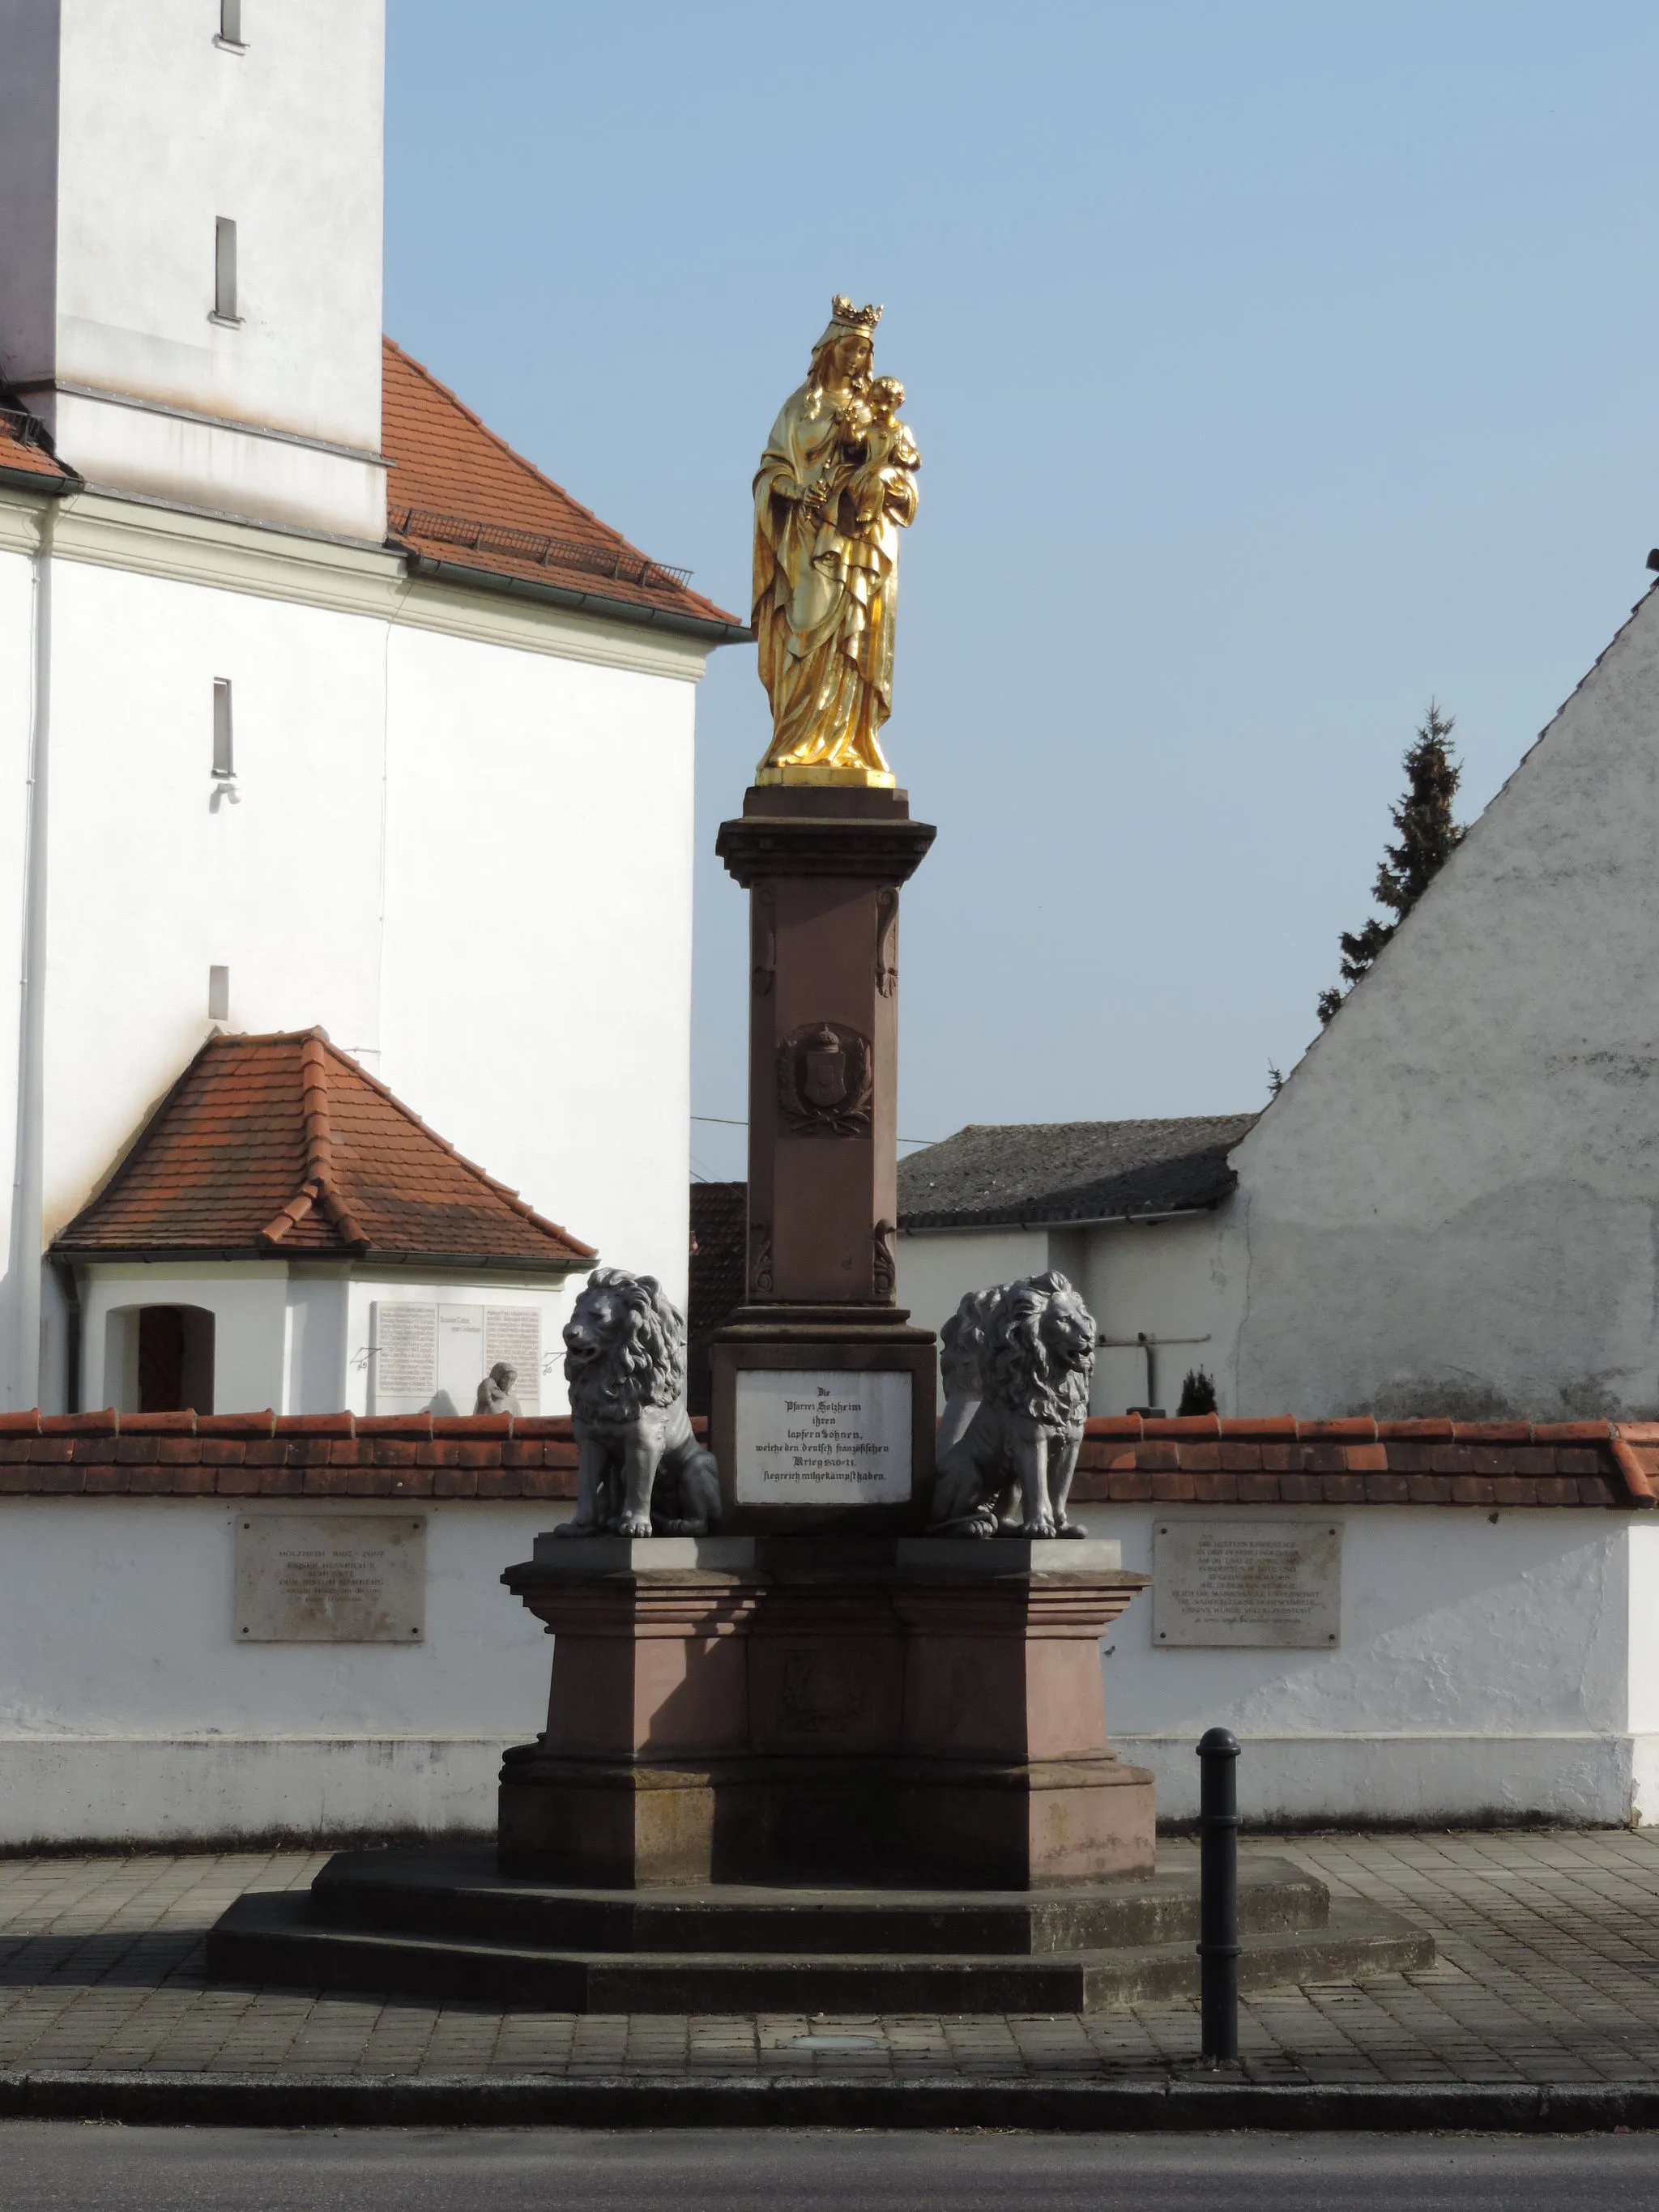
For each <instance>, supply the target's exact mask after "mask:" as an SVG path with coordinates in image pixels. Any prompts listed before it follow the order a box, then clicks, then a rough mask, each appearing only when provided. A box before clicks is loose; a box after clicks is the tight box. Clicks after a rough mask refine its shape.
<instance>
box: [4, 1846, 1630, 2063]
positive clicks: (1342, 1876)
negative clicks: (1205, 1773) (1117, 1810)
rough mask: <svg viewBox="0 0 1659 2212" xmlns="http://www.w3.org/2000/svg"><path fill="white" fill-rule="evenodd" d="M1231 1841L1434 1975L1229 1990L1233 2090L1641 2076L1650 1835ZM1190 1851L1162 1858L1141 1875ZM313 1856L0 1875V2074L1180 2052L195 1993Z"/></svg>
mask: <svg viewBox="0 0 1659 2212" xmlns="http://www.w3.org/2000/svg"><path fill="white" fill-rule="evenodd" d="M1253 1844H1254V1847H1255V1848H1256V1849H1259V1850H1272V1851H1273V1852H1275V1853H1280V1854H1283V1855H1285V1856H1287V1857H1291V1858H1295V1859H1298V1860H1300V1861H1302V1862H1303V1863H1304V1864H1305V1865H1307V1866H1309V1867H1310V1868H1312V1869H1314V1870H1315V1871H1316V1872H1317V1873H1318V1874H1319V1875H1322V1877H1323V1878H1324V1879H1325V1881H1328V1883H1329V1884H1330V1887H1331V1888H1332V1890H1333V1892H1334V1893H1338V1894H1347V1895H1351V1896H1359V1897H1365V1898H1369V1899H1372V1900H1374V1901H1375V1902H1376V1903H1378V1904H1382V1905H1392V1906H1394V1907H1395V1909H1396V1910H1397V1911H1401V1912H1403V1913H1405V1914H1406V1915H1407V1917H1410V1918H1411V1919H1413V1921H1415V1922H1416V1923H1418V1924H1419V1926H1422V1927H1425V1928H1427V1929H1430V1930H1431V1932H1432V1933H1433V1935H1434V1936H1435V1938H1436V1941H1437V1943H1438V1945H1439V1947H1440V1959H1439V1962H1438V1963H1437V1965H1436V1966H1434V1967H1433V1968H1432V1969H1431V1970H1430V1971H1428V1972H1423V1973H1417V1974H1405V1975H1389V1976H1387V1977H1384V1978H1380V1979H1377V1980H1375V1981H1370V1982H1367V1983H1365V1984H1364V1985H1362V1986H1359V1987H1355V1986H1352V1985H1350V1984H1308V1985H1307V1986H1305V1987H1304V1988H1300V1989H1287V1990H1271V1991H1267V1992H1266V1993H1264V1994H1263V1995H1261V1996H1255V1997H1252V1998H1249V1999H1248V2000H1247V2001H1246V2003H1245V2007H1244V2020H1243V2037H1242V2040H1243V2073H1244V2074H1245V2075H1246V2076H1247V2077H1248V2078H1249V2079H1251V2080H1254V2081H1261V2082H1277V2083H1316V2084H1344V2083H1354V2084H1384V2083H1425V2084H1432V2083H1466V2082H1477V2083H1540V2084H1542V2083H1550V2084H1553V2083H1566V2084H1571V2083H1597V2082H1627V2081H1655V2080H1656V2079H1659V1840H1652V1839H1650V1838H1647V1837H1645V1836H1643V1835H1639V1834H1632V1833H1630V1832H1626V1831H1624V1830H1616V1829H1600V1830H1594V1831H1581V1830H1575V1831H1554V1832H1529V1833H1514V1832H1505V1833H1492V1834H1471V1833H1468V1832H1462V1833H1452V1834H1442V1833H1431V1834H1416V1835H1407V1836H1316V1837H1302V1836H1297V1837H1292V1838H1285V1839H1275V1838H1266V1837H1258V1838H1253ZM1193 1848H1194V1847H1193V1846H1192V1845H1191V1844H1188V1843H1183V1842H1176V1843H1170V1844H1165V1845H1164V1847H1163V1850H1162V1858H1163V1863H1164V1865H1166V1866H1170V1865H1174V1864H1176V1863H1179V1862H1181V1861H1182V1860H1183V1859H1188V1858H1190V1857H1191V1856H1192V1853H1193ZM324 1856H325V1855H322V1854H318V1855H313V1856H303V1855H300V1854H284V1855H282V1856H271V1855H269V1854H247V1855H237V1856H225V1857H180V1858H169V1857H143V1858H130V1859H118V1858H95V1859H10V1860H0V2071H8V2072H9V2071H14V2070H16V2069H31V2070H33V2069H87V2070H95V2071H98V2072H100V2073H101V2072H118V2073H124V2074H125V2073H131V2072H139V2073H144V2072H155V2073H156V2074H167V2075H174V2076H176V2075H204V2076H205V2077H208V2078H211V2077H213V2076H215V2075H239V2076H244V2077H246V2076H258V2075H266V2074H270V2075H279V2074H280V2075H289V2076H293V2075H305V2074H308V2073H312V2074H315V2075H319V2076H322V2075H327V2076H331V2077H335V2078H337V2077H339V2076H341V2075H350V2076H353V2077H355V2078H357V2079H359V2080H362V2081H371V2080H374V2079H384V2078H386V2077H387V2076H399V2077H404V2078H411V2077H412V2078H415V2079H420V2078H422V2077H428V2078H433V2077H437V2076H445V2077H449V2078H452V2079H453V2078H454V2077H457V2076H461V2077H471V2078H473V2079H477V2080H480V2081H510V2080H525V2079H533V2078H535V2077H544V2078H548V2079H558V2080H566V2081H575V2080H580V2079H584V2078H588V2079H598V2078H600V2077H605V2078H609V2079H612V2080H615V2079H616V2078H617V2077H618V2076H622V2077H628V2076H633V2077H636V2078H639V2077H647V2076H648V2077H651V2078H653V2079H655V2080H662V2079H664V2078H665V2077H667V2078H671V2079H672V2078H678V2079H680V2080H685V2079H691V2080H698V2079H702V2080H708V2079H711V2078H718V2079H720V2080H721V2081H733V2080H739V2079H740V2080H745V2081H755V2080H757V2079H760V2080H764V2079H773V2080H775V2079H777V2078H778V2077H780V2076H800V2075H834V2076H835V2077H836V2078H838V2079H839V2080H841V2081H848V2080H849V2079H853V2080H856V2079H859V2078H868V2079H872V2080H878V2081H905V2080H910V2079H916V2078H920V2077H923V2076H925V2077H927V2078H929V2079H932V2080H934V2081H938V2080H939V2079H940V2078H941V2077H945V2078H950V2077H954V2078H956V2079H957V2080H958V2081H962V2080H972V2079H974V2078H975V2077H984V2078H986V2079H990V2078H992V2077H994V2078H996V2079H998V2080H1000V2081H1008V2080H1010V2079H1018V2078H1024V2079H1025V2080H1027V2081H1078V2080H1079V2079H1092V2080H1095V2081H1102V2080H1106V2079H1112V2080H1117V2081H1159V2080H1165V2079H1168V2078H1169V2077H1170V2075H1172V2074H1178V2075H1185V2074H1187V2073H1188V2072H1189V2071H1190V2069H1191V2067H1192V2063H1193V2059H1194V2053H1195V2051H1196V2048H1197V2042H1198V2024H1197V2019H1196V2013H1195V2008H1194V2006H1192V2005H1190V2004H1186V2003H1166V2004H1155V2005H1138V2006H1136V2007H1134V2008H1133V2009H1130V2010H1127V2011H1122V2012H1110V2013H1103V2014H1097V2015H1093V2016H1091V2017H1088V2018H1079V2017H1076V2016H1074V2015H1062V2016H1060V2017H1054V2018H1050V2017H1047V2016H1038V2015H1019V2016H1009V2017H1006V2018H1005V2017H1000V2016H997V2017H986V2016H983V2015H978V2016H969V2017H963V2018H957V2019H937V2018H929V2017H916V2018H910V2017H900V2018H889V2019H882V2020H873V2019H868V2018H860V2019H845V2018H836V2019H834V2020H824V2019H817V2020H806V2019H804V2018H790V2017H786V2016H781V2015H767V2016H763V2017H761V2018H758V2019H746V2018H745V2019H714V2018H707V2019H705V2018H692V2019H684V2018H665V2017H660V2016H655V2015H635V2016H633V2017H631V2018H620V2017H616V2018H612V2017H605V2016H601V2015H587V2016H585V2017H573V2016H571V2015H568V2014H557V2013H522V2012H516V2013H506V2014H503V2013H500V2012H495V2011H492V2010H490V2009H489V2008H487V2007H485V2006H482V2005H468V2004H443V2005H435V2004H429V2003H424V2002H418V2001H416V2000H414V1999H407V1998H398V1999H396V2000H393V2001H392V2002H379V2001H377V2000H376V1999H374V1997H371V1996H362V1997H357V1996H307V1995H306V1994H305V1993H303V1992H299V1991H289V1990H253V1989H246V1988H240V1987H235V1986H227V1985H216V1984H210V1983H209V1982H208V1981H207V1980H206V1979H205V1978H204V1974H203V1971H202V1965H203V1953H202V1940H201V1939H202V1936H203V1933H204V1930H205V1929H207V1927H208V1926H209V1925H210V1923H211V1922H212V1921H213V1920H214V1919H215V1918H216V1917H217V1916H218V1914H219V1913H220V1912H221V1911H223V1909H224V1907H225V1906H226V1905H228V1904H229V1903H230V1902H231V1900H232V1899H234V1898H235V1897H236V1896H238V1895H240V1893H241V1892H242V1891H244V1890H246V1889H280V1888H293V1887H301V1886H302V1885H303V1884H304V1883H305V1882H307V1881H309V1879H310V1877H311V1875H312V1874H313V1872H314V1871H315V1869H317V1868H318V1867H319V1866H320V1865H321V1864H322V1863H323V1857H324ZM809 2038H810V2039H812V2040H806V2039H809ZM818 2038H827V2039H831V2040H829V2042H828V2043H820V2042H818V2041H817V2039H818Z"/></svg>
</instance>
